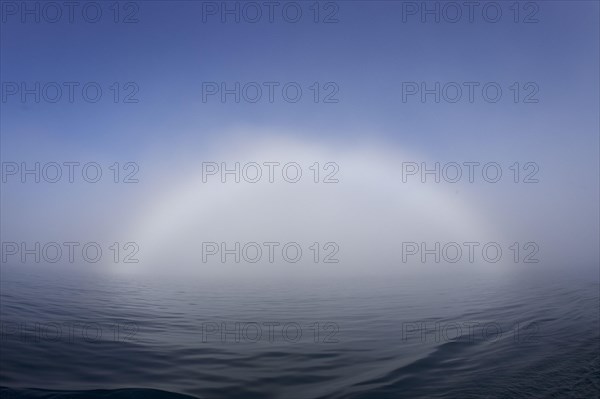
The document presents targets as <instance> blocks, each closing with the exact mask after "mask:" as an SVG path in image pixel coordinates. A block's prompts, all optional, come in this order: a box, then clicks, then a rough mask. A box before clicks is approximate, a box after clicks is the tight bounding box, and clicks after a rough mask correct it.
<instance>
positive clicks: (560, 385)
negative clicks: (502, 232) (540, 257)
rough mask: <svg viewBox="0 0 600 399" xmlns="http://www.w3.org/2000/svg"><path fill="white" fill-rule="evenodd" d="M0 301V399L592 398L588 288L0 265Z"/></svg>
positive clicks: (526, 280) (538, 281) (509, 281)
mask: <svg viewBox="0 0 600 399" xmlns="http://www.w3.org/2000/svg"><path fill="white" fill-rule="evenodd" d="M571 274H572V275H573V273H571ZM592 276H593V275H592ZM0 288H1V291H0V293H1V302H0V319H1V322H2V329H1V333H2V335H1V341H0V386H2V388H1V390H0V397H1V398H96V397H98V398H180V397H187V396H192V397H199V398H302V399H309V398H377V399H380V398H586V399H587V398H594V397H598V394H599V392H600V381H599V380H600V364H599V361H600V360H599V352H600V346H599V343H600V341H599V340H600V334H599V324H598V317H599V315H598V312H599V289H600V288H599V285H598V279H597V277H596V278H589V277H583V276H582V277H577V276H571V277H569V278H566V277H564V276H561V275H560V274H557V273H539V272H536V273H519V275H518V276H517V275H515V276H512V277H503V278H498V277H497V276H488V277H486V276H482V275H478V276H470V277H468V278H467V277H465V276H459V277H456V278H455V279H453V280H452V281H449V279H448V278H443V279H435V278H431V277H427V278H425V277H403V278H400V277H398V278H386V279H376V278H371V279H368V278H356V279H351V278H346V279H344V280H341V279H334V278H331V279H320V280H319V282H318V283H317V282H309V281H305V282H297V281H293V280H288V281H285V282H281V281H280V282H278V283H275V282H270V283H266V282H264V283H255V282H254V283H252V284H250V283H248V284H242V283H238V284H227V283H216V282H204V281H201V280H200V279H198V280H195V279H187V280H185V279H182V281H176V280H175V279H173V280H172V281H171V280H166V279H152V278H145V279H141V278H139V277H133V276H106V275H99V274H92V273H89V274H85V273H58V272H56V271H48V270H47V271H39V270H35V269H26V268H14V267H3V269H2V271H1V287H0Z"/></svg>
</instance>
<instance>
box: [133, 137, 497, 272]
mask: <svg viewBox="0 0 600 399" xmlns="http://www.w3.org/2000/svg"><path fill="white" fill-rule="evenodd" d="M226 142H227V143H232V142H233V141H232V140H228V141H226ZM235 142H236V145H235V147H233V146H232V145H231V144H228V146H227V147H222V148H220V149H219V150H217V151H216V152H215V151H213V152H211V154H202V157H203V159H198V160H197V162H193V163H189V164H186V165H183V164H182V165H179V170H182V171H185V172H183V173H182V177H181V178H180V179H179V181H178V182H176V183H173V182H172V183H171V185H170V186H167V187H162V195H160V196H157V197H154V199H153V200H152V201H150V202H149V203H148V204H147V206H146V207H144V208H143V209H142V210H141V217H140V220H139V221H138V223H137V225H136V228H135V229H134V231H133V232H132V233H131V235H130V236H132V237H136V239H137V241H138V243H139V245H140V254H141V256H140V259H141V263H140V264H138V265H135V266H127V267H128V268H129V269H136V268H139V269H156V268H163V269H167V270H170V271H171V270H172V271H175V270H180V271H182V270H186V271H199V272H202V273H208V274H220V273H234V274H236V273H240V274H246V273H251V274H254V273H260V272H265V271H269V272H275V271H280V272H285V273H292V274H293V273H316V272H318V271H335V272H336V273H340V272H344V271H349V272H351V271H357V270H363V271H364V270H369V271H372V272H374V273H375V272H376V271H377V270H379V269H390V268H397V269H408V268H419V267H420V268H422V267H424V266H425V265H421V264H420V263H419V262H410V263H402V257H401V243H402V242H405V241H413V242H421V241H426V242H429V243H432V245H433V243H434V242H435V241H441V242H449V241H454V242H458V243H461V242H464V241H483V240H486V239H490V240H494V239H497V238H498V236H495V235H494V234H495V233H494V232H492V231H490V229H489V228H488V227H487V226H486V221H485V218H483V217H482V215H481V214H479V213H478V211H477V209H476V208H475V207H474V205H473V204H469V203H465V202H463V201H462V200H459V199H458V198H459V197H457V196H455V195H454V193H453V191H450V190H448V189H445V188H443V187H441V186H439V185H431V184H421V183H417V182H414V183H408V184H403V183H402V181H401V175H400V171H401V163H402V161H403V160H409V159H422V158H420V157H418V156H416V155H414V154H413V155H411V154H407V153H402V152H401V151H400V150H397V149H390V148H384V147H383V146H377V145H373V144H372V143H371V144H369V145H367V146H363V145H361V144H359V143H357V144H356V145H352V146H346V147H345V148H340V147H337V146H334V145H332V144H331V143H326V142H322V143H314V142H308V141H305V140H300V139H298V138H291V136H281V135H278V136H274V135H273V136H271V135H264V136H262V138H261V139H260V140H253V141H249V140H245V141H244V140H241V141H240V140H236V141H235ZM203 161H204V162H208V161H214V162H218V163H221V162H226V163H227V165H228V166H230V167H232V166H233V164H234V163H235V162H241V163H242V165H243V164H244V163H245V162H257V163H259V164H262V163H263V162H269V161H274V162H280V163H281V164H285V163H287V162H297V163H298V164H300V165H301V167H302V172H303V177H302V179H301V180H300V181H299V182H298V183H288V182H286V181H285V180H283V179H282V177H281V168H278V169H276V171H277V173H276V175H275V179H276V181H275V183H269V182H268V179H267V176H266V175H263V178H262V179H261V180H260V181H259V182H258V183H248V182H245V181H244V180H243V179H242V181H241V182H240V183H235V182H234V181H233V177H232V176H229V177H228V183H226V184H223V183H222V182H221V181H220V175H216V176H211V177H209V178H208V182H206V183H203V182H202V162H203ZM314 162H319V163H320V164H321V167H322V165H323V164H325V163H326V162H335V163H337V164H338V165H339V172H338V173H337V175H336V176H335V177H337V178H339V180H340V181H339V183H334V184H324V183H314V181H313V172H312V171H311V170H309V169H308V168H309V166H311V165H313V164H314ZM264 170H265V171H266V168H265V169H264ZM324 175H325V173H324V172H323V171H322V175H321V178H323V176H324ZM330 241H333V242H336V243H337V244H338V245H339V249H340V250H339V253H338V255H337V258H339V260H340V262H339V263H326V264H323V263H314V261H313V253H312V252H310V251H309V250H308V247H309V246H310V245H311V244H312V243H314V242H319V243H321V244H324V243H326V242H330ZM202 242H227V243H228V244H230V245H231V247H233V245H234V244H233V243H235V242H240V243H242V245H244V243H246V242H258V243H262V242H281V243H282V244H283V243H286V242H297V243H299V244H300V245H301V247H302V249H303V250H304V253H303V256H302V258H301V260H300V261H299V262H298V263H294V264H291V263H286V262H281V256H279V255H277V256H276V261H275V262H274V263H272V264H271V263H269V262H268V261H267V255H266V253H265V254H264V255H263V257H262V258H261V261H259V262H257V263H246V262H244V260H243V259H242V261H241V262H240V263H238V264H236V263H235V262H234V261H233V257H232V256H230V257H229V261H228V262H226V263H225V264H223V263H221V262H220V257H219V256H218V255H215V256H212V257H209V259H208V262H206V263H204V262H203V261H202V253H201V252H202V245H201V243H202ZM279 248H281V247H279ZM277 253H278V252H277V250H276V254H277ZM413 258H414V259H415V260H418V259H419V258H418V256H414V257H413ZM278 260H279V261H278Z"/></svg>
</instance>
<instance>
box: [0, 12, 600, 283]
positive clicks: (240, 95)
mask: <svg viewBox="0 0 600 399" xmlns="http://www.w3.org/2000/svg"><path fill="white" fill-rule="evenodd" d="M25 4H26V5H25ZM115 4H116V5H117V7H115ZM464 4H466V3H463V2H449V3H448V2H435V1H429V2H402V1H337V2H326V1H321V2H318V3H317V2H313V1H297V2H279V3H277V2H272V3H271V2H202V1H139V2H125V1H121V2H117V3H115V2H112V1H110V2H109V1H98V2H81V3H80V4H79V5H77V6H73V7H74V8H73V10H70V9H69V8H68V7H67V6H65V5H63V4H62V2H59V3H52V5H47V3H43V2H25V3H22V2H12V1H2V2H1V9H0V12H1V14H0V18H1V25H0V47H1V50H0V80H1V82H2V93H1V94H2V98H1V99H0V101H1V102H0V106H1V108H2V110H1V115H0V144H1V150H0V156H1V161H2V162H3V164H2V179H3V180H2V190H1V195H0V197H1V213H2V222H1V223H0V232H1V236H2V241H3V243H4V242H27V243H29V244H30V245H34V244H33V243H35V242H41V243H45V242H55V241H56V242H62V241H78V242H88V241H94V242H96V241H97V242H102V243H107V244H106V245H105V244H103V246H104V248H105V254H109V253H110V254H111V255H110V256H112V252H111V251H110V250H108V249H107V248H108V247H109V245H110V243H113V242H119V243H120V244H121V246H122V243H129V242H133V243H135V244H136V245H138V247H139V254H138V255H136V256H139V259H140V262H139V263H137V264H123V263H119V264H118V265H111V266H110V267H106V270H114V269H115V268H116V269H119V270H124V269H126V270H130V269H131V270H135V271H136V272H143V271H145V270H162V271H166V272H168V273H174V272H175V270H177V271H180V272H182V273H183V272H184V271H186V270H187V271H189V270H191V269H195V270H196V271H198V270H200V271H201V272H202V273H215V274H218V273H224V274H227V275H235V274H238V273H239V274H244V273H260V272H261V271H265V272H269V273H273V268H275V266H274V265H272V264H270V263H269V262H262V261H261V262H258V263H257V264H251V265H245V266H240V265H237V264H235V262H233V263H234V264H231V262H226V264H223V263H222V262H221V263H219V261H218V260H217V259H218V258H219V256H214V257H213V258H211V259H212V262H213V263H212V264H211V263H210V262H208V263H203V262H202V256H201V254H200V252H201V250H202V244H201V243H203V242H204V243H205V242H224V241H226V242H230V243H233V242H242V244H243V243H247V242H264V241H269V240H270V241H278V242H281V243H285V242H299V243H301V245H302V247H303V249H304V252H305V255H304V257H303V259H302V262H304V263H306V265H304V266H303V267H298V268H296V269H295V270H296V271H297V272H298V273H303V272H307V271H310V273H313V272H314V273H316V272H320V271H323V270H324V269H325V267H323V266H324V265H323V264H322V263H321V262H319V263H315V262H312V261H310V258H311V257H312V254H313V251H312V250H310V249H308V248H309V246H310V245H311V243H313V242H319V243H320V244H323V243H327V242H334V243H336V244H337V245H338V246H339V258H340V262H339V263H338V264H332V265H326V266H327V269H328V270H336V271H337V272H340V270H341V271H342V272H348V273H350V272H353V271H354V272H359V271H360V272H369V273H377V272H378V271H379V270H381V271H382V273H383V271H384V270H387V271H389V270H399V269H402V270H407V269H411V268H412V269H419V270H420V269H421V268H420V267H419V265H418V264H419V262H418V261H417V260H416V259H417V258H419V257H418V256H415V257H413V258H411V259H413V263H411V262H408V263H404V262H402V256H401V255H399V253H400V252H401V249H402V248H403V247H402V243H406V242H417V243H420V242H427V243H431V245H433V243H434V242H442V243H444V242H454V241H456V242H466V241H468V242H471V241H477V242H481V243H486V242H499V243H502V247H503V249H504V253H505V255H504V257H503V262H500V263H504V261H506V263H515V262H511V261H509V260H508V259H509V258H511V257H512V254H513V252H514V251H512V250H510V249H509V246H510V245H511V243H514V242H518V243H519V245H520V246H521V253H520V255H519V259H521V258H522V257H523V256H524V255H523V251H525V252H527V251H529V250H528V249H523V248H522V247H523V245H524V244H525V243H534V244H536V245H538V246H539V253H538V255H537V256H538V257H539V258H540V260H541V262H540V264H543V265H544V266H547V267H549V266H552V267H556V268H564V269H569V270H570V269H573V268H574V269H577V270H579V269H585V268H588V269H589V268H593V269H595V270H597V265H598V262H599V258H598V241H599V238H600V237H599V231H598V230H599V224H598V222H599V212H598V203H599V169H598V167H599V164H598V157H599V141H598V135H599V130H600V129H599V114H598V109H600V102H599V92H600V90H599V84H600V82H599V73H598V71H599V70H600V61H599V48H600V45H599V37H600V34H599V33H600V32H599V12H600V9H599V4H598V2H595V1H569V2H566V1H537V2H518V3H517V2H509V1H499V2H480V3H479V4H478V5H476V4H473V6H472V7H473V8H472V9H471V11H472V17H471V16H470V15H469V7H467V6H465V5H464ZM23 7H30V8H28V10H33V11H31V12H29V13H28V12H27V10H26V9H24V8H23ZM257 7H258V8H257ZM257 9H260V12H261V14H260V17H259V16H258V14H256V13H255V12H256V10H257ZM98 10H100V13H101V14H97V11H98ZM228 10H229V11H231V10H233V11H232V12H228ZM269 10H271V11H272V14H271V15H272V17H271V19H270V17H269ZM298 10H300V12H301V14H296V12H298ZM427 10H434V11H435V10H439V15H437V17H438V18H439V21H436V15H435V13H433V14H431V13H427V12H426V11H427ZM456 10H459V12H460V17H459V14H455V12H456ZM484 10H485V11H484ZM498 10H499V12H500V14H496V11H498ZM38 11H39V12H38ZM57 11H58V12H60V15H61V17H60V18H58V15H59V14H56V12H57ZM70 11H72V18H71V16H70ZM296 16H298V17H296ZM36 18H37V19H38V20H39V22H38V21H37V20H36ZM236 18H238V19H239V20H236ZM55 19H57V21H56V22H52V21H53V20H55ZM96 19H97V21H96V22H93V21H94V20H96ZM254 19H257V20H258V21H257V22H253V20H254ZM296 19H297V21H296V22H294V21H295V20H296ZM455 19H456V20H457V21H456V22H452V21H453V20H455ZM115 20H116V21H117V22H115ZM36 82H39V86H38V87H39V89H36ZM65 82H67V83H65ZM68 82H71V83H68ZM236 84H239V89H238V91H237V92H236V91H235V88H236ZM436 84H439V90H438V91H437V92H436V91H435V88H436ZM57 87H58V88H60V90H61V91H60V93H61V97H60V98H57V93H58V91H57V89H56V88H57ZM69 87H71V88H72V93H70V92H69ZM84 87H86V89H85V91H84V89H83V88H84ZM98 87H99V88H100V90H101V92H102V94H101V96H100V97H98V100H97V101H95V97H96V94H95V93H97V91H96V90H97V88H98ZM257 87H258V88H260V90H261V91H260V93H261V94H260V96H259V95H258V91H257ZM484 87H485V88H486V89H485V90H484ZM284 88H285V89H284ZM298 88H299V89H300V91H301V93H302V94H301V96H300V97H298V95H297V93H298ZM457 88H459V89H460V90H461V96H460V97H458V92H457ZM469 88H472V92H470V91H469V90H470V89H469ZM497 88H500V90H501V96H500V97H497V94H496V93H497V91H496V90H497ZM24 90H25V92H26V90H29V94H24V93H23V91H24ZM227 90H229V91H227ZM270 90H272V91H270ZM411 90H412V91H411ZM427 90H429V91H427ZM223 91H225V92H226V94H224V95H223ZM423 91H425V92H426V93H429V94H425V95H424V96H422V94H423ZM26 93H27V92H26ZM227 93H229V94H227ZM470 93H471V94H472V98H469V94H470ZM69 94H72V95H73V97H72V101H71V100H70V99H69ZM36 95H39V101H36V100H37V99H36ZM270 95H272V97H270ZM437 97H439V98H437ZM36 162H40V165H41V166H40V168H42V166H43V165H47V164H48V163H52V162H56V163H58V164H60V165H62V169H61V171H62V172H63V177H62V178H61V179H60V180H59V181H58V182H56V183H49V182H48V181H45V179H44V178H43V177H44V176H42V178H41V181H40V182H39V183H36V182H35V181H34V175H29V177H28V178H27V179H25V180H26V181H25V182H22V181H21V177H22V176H21V172H22V169H24V167H23V163H25V164H26V166H27V167H29V168H34V167H35V163H36ZM64 162H79V163H80V165H79V166H81V165H83V164H86V163H89V162H92V163H96V164H97V165H100V169H101V170H102V173H103V174H102V178H101V179H100V181H98V182H97V183H90V182H87V181H85V179H83V178H82V177H81V175H80V174H77V172H76V173H75V177H74V183H69V182H68V179H67V177H66V173H67V171H68V168H67V167H66V166H64ZM222 162H226V163H227V165H229V167H233V165H234V164H235V163H236V162H240V163H241V164H242V165H245V164H246V163H249V162H256V163H258V164H259V165H263V163H264V162H280V164H282V165H283V164H286V163H289V162H295V163H297V164H299V165H300V167H301V169H302V172H303V178H302V180H301V181H300V182H299V184H295V183H289V182H288V181H286V180H285V179H281V178H279V179H276V181H275V182H274V183H270V182H268V181H266V178H265V177H264V176H266V168H265V169H263V172H264V173H263V179H262V180H261V181H260V182H258V183H256V184H254V183H249V182H247V181H245V180H244V179H242V180H241V181H240V183H236V182H234V181H231V180H228V181H226V182H225V183H222V182H221V181H220V179H219V176H220V175H219V174H218V173H217V174H215V175H209V176H207V179H208V180H207V181H203V170H204V172H206V169H205V168H207V167H208V166H207V163H216V164H217V165H219V166H220V165H221V163H222ZM315 162H319V166H318V167H317V168H318V169H319V170H320V172H321V174H320V175H319V177H318V180H319V183H314V182H313V181H312V178H313V177H314V176H313V174H314V170H313V169H310V167H311V165H313V164H314V163H315ZM436 162H438V163H440V165H447V164H449V163H452V164H454V163H457V164H459V165H462V169H461V170H462V173H463V177H462V179H460V181H458V182H456V183H451V182H448V181H447V179H444V178H442V179H441V182H440V183H437V182H435V181H434V179H432V177H431V175H429V177H427V175H426V176H425V178H426V179H425V180H426V181H425V182H422V181H421V175H420V174H419V173H420V172H416V174H408V175H405V176H403V171H404V172H405V174H406V173H407V171H408V170H409V169H407V168H410V167H411V166H409V164H410V165H412V166H414V165H417V166H418V167H419V168H421V167H422V166H423V163H426V165H427V166H428V167H429V168H433V167H434V165H435V164H436ZM465 162H479V165H485V164H488V163H495V164H494V165H499V168H500V169H501V172H502V178H501V180H500V181H498V182H497V183H490V182H489V181H487V180H486V179H484V178H483V177H482V175H481V173H480V169H478V170H476V174H475V176H476V177H475V178H474V181H473V182H472V183H471V182H469V181H468V179H467V178H466V173H467V171H468V170H467V168H466V167H465V166H464V163H465ZM515 162H517V163H518V164H517V166H516V167H515V166H514V165H515ZM115 163H118V165H117V166H116V167H115V166H114V165H115ZM327 163H330V166H331V165H333V166H331V168H333V169H324V167H325V164H327ZM334 164H335V165H334ZM15 165H16V167H17V168H18V170H17V171H16V172H15V170H14V168H13V167H14V166H15ZM111 165H112V166H111ZM79 166H77V167H79ZM336 167H337V168H339V170H338V171H337V172H336V174H335V177H336V178H338V180H339V181H338V182H337V183H334V184H326V183H323V182H322V180H323V179H324V176H325V175H326V174H327V173H329V172H331V171H332V170H334V169H335V168H336ZM11 168H12V169H11ZM49 168H51V167H50V166H49ZM440 168H441V166H440ZM511 168H512V169H511ZM515 168H516V170H518V171H519V174H518V176H516V175H515ZM115 169H116V170H119V172H120V173H119V175H118V177H116V176H115V173H114V171H115ZM40 170H41V169H40ZM94 170H96V169H94ZM411 170H412V169H411ZM412 171H414V170H412ZM40 173H41V172H40ZM411 173H412V172H411ZM26 177H27V175H26ZM403 177H405V178H406V181H403ZM487 177H489V175H488V176H487ZM128 178H129V179H130V180H138V182H135V183H134V182H131V183H124V181H125V180H127V179H128ZM515 178H516V179H517V181H518V182H517V183H515V182H514V179H515ZM114 179H117V180H118V183H115V182H114ZM92 180H93V179H92ZM492 180H493V179H492ZM526 181H527V182H526ZM534 181H537V182H534ZM232 245H233V244H232ZM321 247H322V245H321ZM3 249H4V250H6V248H5V247H3ZM321 250H322V251H326V250H325V249H324V248H321ZM122 251H125V253H126V252H127V251H128V250H126V249H125V248H122ZM4 252H6V251H4ZM308 254H310V256H309V255H308ZM11 256H12V258H9V259H12V261H13V262H20V259H18V258H19V256H18V254H17V255H16V256H14V255H11ZM110 256H108V255H105V256H104V259H103V261H104V260H107V258H110ZM121 256H123V254H119V257H121ZM7 259H8V258H7ZM30 259H31V258H30ZM229 259H232V258H229ZM10 263H11V262H9V261H7V262H3V264H10ZM21 263H27V262H21ZM58 263H60V262H58ZM108 263H110V262H108ZM242 263H243V262H242ZM459 263H462V262H459ZM484 263H486V262H484ZM415 264H417V266H415ZM519 264H521V262H519ZM166 265H168V266H166ZM367 265H368V266H367ZM490 265H491V264H489V263H488V267H489V268H492V266H493V267H494V268H495V269H496V270H499V269H502V267H504V266H500V265H499V264H493V265H491V266H490ZM433 267H435V265H434V266H433ZM510 267H513V268H514V267H515V265H514V264H513V265H512V266H511V265H508V266H506V268H510ZM286 270H289V269H286ZM502 270H504V269H502Z"/></svg>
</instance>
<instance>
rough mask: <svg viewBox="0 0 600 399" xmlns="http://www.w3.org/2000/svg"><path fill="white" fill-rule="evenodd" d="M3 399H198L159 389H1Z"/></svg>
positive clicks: (0, 393) (0, 395)
mask: <svg viewBox="0 0 600 399" xmlns="http://www.w3.org/2000/svg"><path fill="white" fill-rule="evenodd" d="M0 398H1V399H198V398H197V397H194V396H189V395H182V394H179V393H173V392H167V391H161V390H158V389H143V388H124V389H96V390H89V391H52V390H46V389H10V388H6V387H0Z"/></svg>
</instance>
